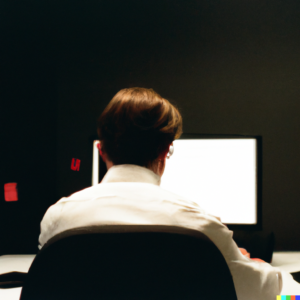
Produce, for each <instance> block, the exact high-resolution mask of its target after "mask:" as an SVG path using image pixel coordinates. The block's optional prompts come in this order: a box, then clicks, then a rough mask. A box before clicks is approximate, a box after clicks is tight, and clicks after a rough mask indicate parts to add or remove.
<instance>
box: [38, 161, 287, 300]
mask: <svg viewBox="0 0 300 300" xmlns="http://www.w3.org/2000/svg"><path fill="white" fill-rule="evenodd" d="M159 184H160V177H159V176H157V175H156V174H155V173H153V172H152V171H151V170H149V169H146V168H143V167H139V166H135V165H118V166H113V167H112V168H110V169H109V170H108V172H107V173H106V175H105V177H104V178H103V180H102V182H101V183H100V184H98V185H96V186H92V187H89V188H86V189H84V190H82V191H79V192H77V193H74V194H72V195H71V196H69V197H67V198H62V199H60V200H59V201H58V202H57V203H56V204H54V205H52V206H51V207H50V208H49V209H48V210H47V212H46V214H45V216H44V218H43V220H42V222H41V234H40V237H39V242H40V245H41V246H40V247H42V246H43V245H44V244H45V243H46V242H47V241H48V240H49V239H50V238H51V237H53V236H54V235H56V234H58V233H60V232H62V231H65V230H68V229H71V228H75V227H82V226H89V225H103V224H145V225H151V224H152V225H176V226H182V227H186V228H191V229H196V230H199V231H201V232H202V233H204V234H205V235H206V236H207V237H208V238H209V239H210V240H211V241H212V242H213V243H214V244H215V245H216V246H217V247H218V248H219V250H220V251H221V253H222V254H223V256H224V258H225V260H226V262H227V264H228V266H229V269H230V271H231V274H232V277H233V281H234V285H235V290H236V294H237V297H238V299H239V300H250V299H251V300H254V299H255V300H274V299H276V295H280V292H281V288H282V276H281V272H280V269H278V268H274V267H272V266H270V265H269V264H267V263H261V262H256V261H252V260H251V259H249V258H247V257H245V256H244V255H242V254H241V252H240V251H239V249H238V247H237V245H236V243H235V242H234V241H233V239H232V235H233V232H232V231H230V230H229V229H228V228H227V227H226V226H225V225H223V224H222V223H221V222H220V221H219V220H217V219H216V218H215V217H213V216H211V215H209V214H207V213H206V212H205V211H203V210H202V209H201V208H200V207H199V206H198V205H197V204H196V203H194V202H191V201H189V200H188V199H184V198H182V197H181V196H178V195H176V194H173V193H171V192H169V191H166V190H164V189H162V188H160V187H159Z"/></svg>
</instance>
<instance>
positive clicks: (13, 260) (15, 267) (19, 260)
mask: <svg viewBox="0 0 300 300" xmlns="http://www.w3.org/2000/svg"><path fill="white" fill-rule="evenodd" d="M34 257H35V255H2V256H0V274H3V273H8V272H12V271H18V272H28V270H29V267H30V265H31V263H32V261H33V259H34ZM271 265H272V266H274V267H279V268H280V269H282V270H283V271H286V272H288V273H291V272H299V271H300V251H297V252H296V251H295V252H294V251H293V252H274V254H273V260H272V263H271ZM289 276H290V275H289ZM20 293H21V288H12V289H0V299H1V300H18V299H19V298H20Z"/></svg>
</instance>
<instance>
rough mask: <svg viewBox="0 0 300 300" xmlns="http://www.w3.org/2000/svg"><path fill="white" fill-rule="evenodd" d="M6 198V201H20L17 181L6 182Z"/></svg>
mask: <svg viewBox="0 0 300 300" xmlns="http://www.w3.org/2000/svg"><path fill="white" fill-rule="evenodd" d="M4 199H5V201H18V190H17V183H16V182H10V183H5V184H4Z"/></svg>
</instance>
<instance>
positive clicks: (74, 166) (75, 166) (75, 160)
mask: <svg viewBox="0 0 300 300" xmlns="http://www.w3.org/2000/svg"><path fill="white" fill-rule="evenodd" d="M79 168H80V159H78V158H72V162H71V170H73V171H79Z"/></svg>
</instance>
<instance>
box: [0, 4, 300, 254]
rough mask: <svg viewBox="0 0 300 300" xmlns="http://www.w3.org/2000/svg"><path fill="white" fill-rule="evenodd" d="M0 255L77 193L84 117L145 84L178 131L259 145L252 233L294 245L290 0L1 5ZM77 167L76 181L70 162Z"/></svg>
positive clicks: (25, 243) (294, 73)
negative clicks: (9, 187)
mask: <svg viewBox="0 0 300 300" xmlns="http://www.w3.org/2000/svg"><path fill="white" fill-rule="evenodd" d="M0 79H1V82H0V87H1V88H0V97H1V98H0V99H1V109H0V111H1V115H0V117H1V118H0V119H1V121H0V122H1V124H0V125H1V171H0V180H1V181H0V184H1V186H2V188H1V189H2V195H3V184H4V183H6V182H17V183H18V188H19V201H18V202H15V203H6V202H5V201H4V198H3V196H1V198H0V254H4V253H11V254H12V253H35V252H36V251H37V248H36V247H37V240H38V234H39V223H40V221H41V219H42V216H43V215H44V213H45V211H46V209H47V208H48V207H49V206H50V205H51V204H53V203H55V202H56V201H57V200H58V199H59V198H60V197H63V196H68V195H69V194H70V193H72V192H75V191H76V190H79V189H82V188H84V187H87V186H89V185H90V184H91V160H92V147H91V143H90V141H89V137H91V136H92V135H95V134H96V119H97V117H98V115H99V114H100V113H101V111H102V110H103V109H104V107H105V106H106V104H107V103H108V102H109V100H110V99H111V98H112V96H113V95H114V94H115V93H116V92H117V91H118V90H119V89H121V88H125V87H132V86H143V87H147V88H153V89H154V90H156V91H157V92H158V93H160V94H161V95H162V96H163V97H165V98H167V99H170V100H171V101H173V103H175V104H176V105H177V106H178V107H179V109H180V110H181V112H182V115H183V120H184V132H188V133H202V134H246V135H261V136H262V137H263V231H264V232H267V231H274V233H275V237H276V249H277V250H280V249H282V250H300V239H299V233H298V232H299V225H300V221H299V210H300V202H299V195H300V193H299V192H300V184H299V182H300V157H299V155H298V153H299V146H300V142H299V129H300V121H299V113H300V102H299V82H300V1H298V0H282V1H279V0H245V1H240V0H227V1H224V0H222V1H221V0H199V1H196V0H182V1H178V0H159V1H156V0H152V1H145V0H143V1H132V0H130V1H124V0H122V1H120V0H118V1H117V0H110V1H108V0H105V1H101V0H98V1H78V0H72V1H71V0H70V1H66V0H61V1H48V0H43V1H37V0H32V1H12V0H9V1H1V2H0ZM73 157H75V158H79V159H80V160H81V167H80V171H79V172H75V171H71V170H70V164H71V159H72V158H73Z"/></svg>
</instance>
